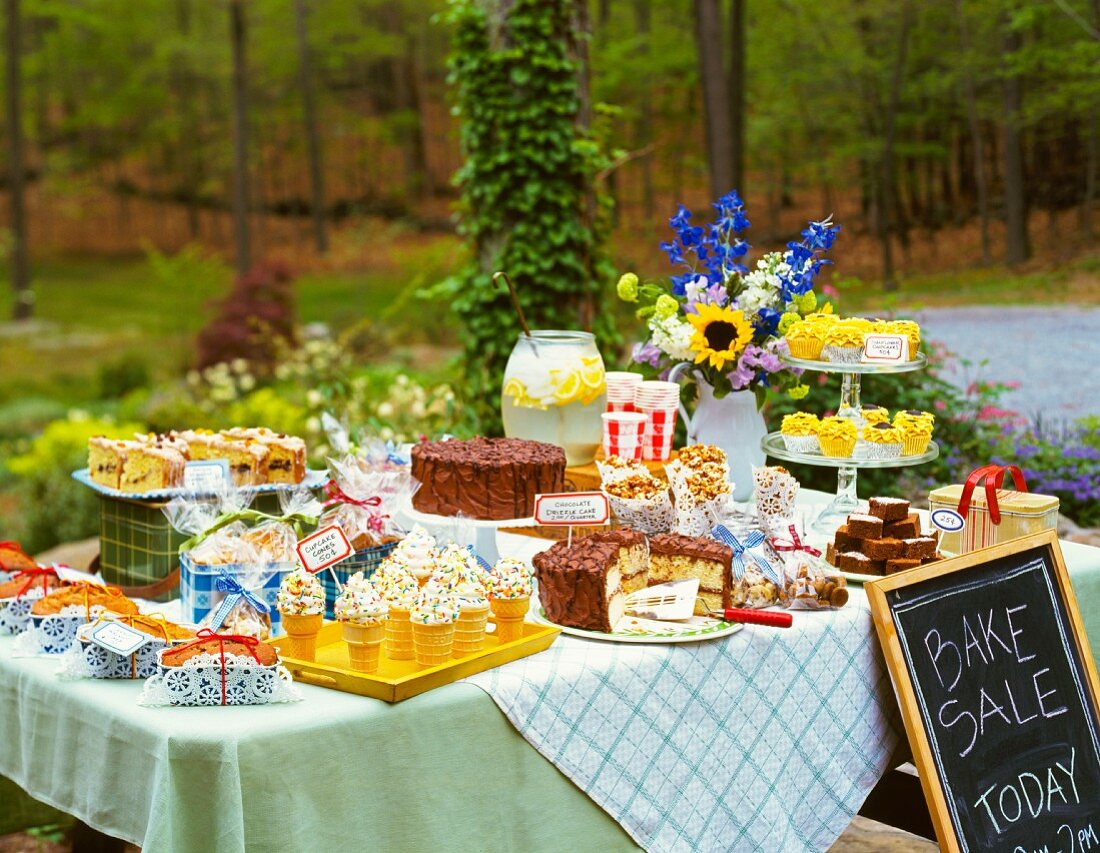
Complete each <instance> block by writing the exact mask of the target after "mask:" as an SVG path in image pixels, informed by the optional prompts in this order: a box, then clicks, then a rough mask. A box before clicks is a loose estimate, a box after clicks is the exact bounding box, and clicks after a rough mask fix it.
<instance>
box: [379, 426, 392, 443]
mask: <svg viewBox="0 0 1100 853" xmlns="http://www.w3.org/2000/svg"><path fill="white" fill-rule="evenodd" d="M378 437H379V438H381V439H382V440H383V441H389V440H390V439H391V438H393V437H394V431H393V428H392V427H382V429H380V430H378Z"/></svg>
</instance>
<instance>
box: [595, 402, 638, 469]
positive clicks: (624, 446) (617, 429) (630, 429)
mask: <svg viewBox="0 0 1100 853" xmlns="http://www.w3.org/2000/svg"><path fill="white" fill-rule="evenodd" d="M645 422H646V417H645V415H643V414H641V413H640V412H605V413H604V416H603V452H604V456H618V457H620V458H622V459H630V460H632V461H635V462H636V461H638V460H639V459H641V458H642V436H643V433H644V431H645Z"/></svg>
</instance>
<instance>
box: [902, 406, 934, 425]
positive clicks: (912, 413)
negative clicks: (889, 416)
mask: <svg viewBox="0 0 1100 853" xmlns="http://www.w3.org/2000/svg"><path fill="white" fill-rule="evenodd" d="M913 421H923V422H925V423H927V424H928V426H930V427H931V426H935V423H936V416H935V415H933V414H932V413H931V412H922V411H921V410H920V409H905V410H904V411H901V412H898V413H897V414H895V415H894V426H896V427H902V428H904V427H905V425H906V424H908V423H912V422H913Z"/></svg>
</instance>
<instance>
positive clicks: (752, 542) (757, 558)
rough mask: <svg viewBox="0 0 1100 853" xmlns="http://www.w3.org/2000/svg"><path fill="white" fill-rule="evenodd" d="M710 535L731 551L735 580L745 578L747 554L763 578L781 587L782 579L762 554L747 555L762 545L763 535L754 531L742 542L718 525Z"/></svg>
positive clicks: (727, 529) (726, 528)
mask: <svg viewBox="0 0 1100 853" xmlns="http://www.w3.org/2000/svg"><path fill="white" fill-rule="evenodd" d="M710 535H711V538H712V539H717V540H718V541H719V542H721V543H722V544H723V545H728V546H729V547H730V548H732V549H733V576H734V577H735V578H736V579H737V580H741V578H743V577H744V576H745V555H746V554H748V555H749V557H751V558H752V560H753V562H754V563H756V565H758V566H759V567H760V571H761V572H763V573H764V577H766V578H767V579H768V580H770V581H771V582H772V583H774V584H775V585H776V586H782V585H783V578H782V577H780V575H779V570H778V569H776V568H775V566H773V565H772V564H771V561H770V560H768V558H767V557H765V556H764V555H763V553H757V554H752V553H749V552H751V551H753V550H754V549H756V548H759V547H760V546H761V545H763V544H764V534H763V533H762V532H761V531H759V530H754V531H753V532H752V533H750V534H749V535H748V536H746V537H745V541H744V542H742V541H741V540H740V539H738V538H737V537H736V536H734V535H733V534H732V533H730V531H729V528H728V527H726V526H724V525H722V524H719V525H717V526H715V528H714V529H713V530H711V532H710Z"/></svg>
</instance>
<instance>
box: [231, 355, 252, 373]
mask: <svg viewBox="0 0 1100 853" xmlns="http://www.w3.org/2000/svg"><path fill="white" fill-rule="evenodd" d="M229 366H230V368H232V370H233V372H234V373H244V372H245V371H246V370H248V362H247V361H245V360H244V359H243V358H235V359H233V361H231V362H230V363H229Z"/></svg>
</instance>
